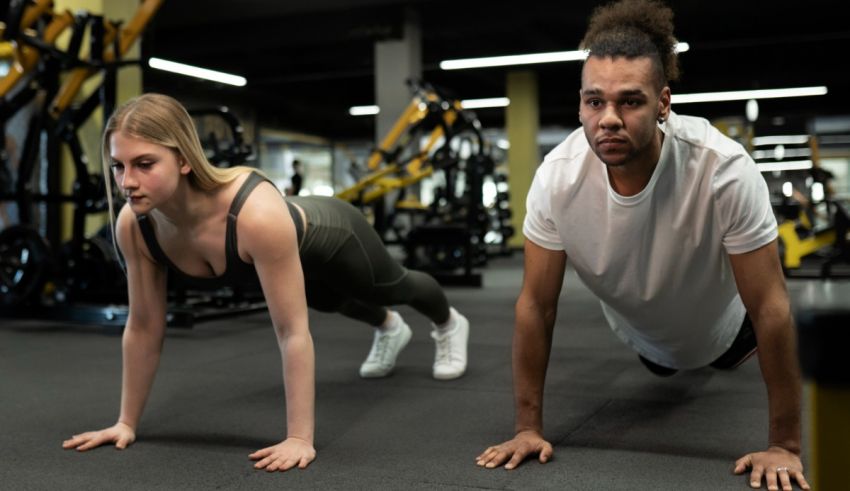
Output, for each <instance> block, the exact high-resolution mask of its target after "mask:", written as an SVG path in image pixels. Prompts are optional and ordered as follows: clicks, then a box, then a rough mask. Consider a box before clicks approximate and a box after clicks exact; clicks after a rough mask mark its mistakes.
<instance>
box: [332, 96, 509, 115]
mask: <svg viewBox="0 0 850 491" xmlns="http://www.w3.org/2000/svg"><path fill="white" fill-rule="evenodd" d="M510 103H511V100H510V99H508V98H507V97H489V98H486V99H467V100H465V101H460V105H461V107H462V108H463V109H481V108H484V107H506V106H508V105H509V104H510ZM419 109H420V110H422V111H424V110H425V109H427V106H426V105H425V104H424V103H423V104H421V105H420V107H419ZM379 112H381V108H379V107H378V106H375V105H372V106H351V107H350V108H348V114H350V115H352V116H374V115H375V114H378V113H379Z"/></svg>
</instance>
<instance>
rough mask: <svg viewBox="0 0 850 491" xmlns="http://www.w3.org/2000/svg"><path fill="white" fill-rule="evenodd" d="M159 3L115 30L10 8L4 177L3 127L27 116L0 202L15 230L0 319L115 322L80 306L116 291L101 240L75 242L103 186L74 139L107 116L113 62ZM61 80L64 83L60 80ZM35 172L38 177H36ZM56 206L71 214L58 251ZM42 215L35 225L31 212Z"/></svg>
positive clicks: (4, 268) (106, 243)
mask: <svg viewBox="0 0 850 491" xmlns="http://www.w3.org/2000/svg"><path fill="white" fill-rule="evenodd" d="M161 2H162V0H145V1H144V2H142V3H141V4H140V6H139V8H138V10H137V12H136V14H135V16H134V17H133V18H132V19H131V20H130V22H128V23H127V24H126V25H125V26H122V25H121V24H120V23H117V22H112V21H108V20H106V19H104V18H103V17H102V16H99V15H93V14H91V13H88V12H81V13H78V14H76V15H72V14H71V13H70V12H68V11H65V12H61V13H57V12H54V11H53V10H52V2H50V1H44V0H36V1H22V0H21V1H18V0H15V1H13V2H11V3H10V5H9V10H8V12H7V19H6V22H5V28H4V29H3V33H2V35H3V39H4V40H5V41H8V42H10V43H11V45H12V46H13V48H14V49H13V56H14V61H15V63H13V65H12V69H11V70H10V71H9V72H8V73H7V74H6V76H5V77H3V78H2V80H0V138H2V141H3V142H4V151H3V153H2V161H0V164H2V167H3V168H9V167H10V166H9V164H10V162H9V160H10V157H11V155H10V154H9V152H7V151H6V149H5V146H6V145H5V142H6V134H5V131H6V124H7V122H8V121H9V120H10V119H11V118H12V117H13V116H15V114H16V113H18V111H22V110H28V111H31V112H32V115H31V117H30V118H29V121H28V124H27V133H26V137H25V138H24V141H23V145H22V149H21V154H20V158H19V159H18V171H17V177H16V180H15V185H14V189H12V190H3V192H2V194H0V200H2V201H4V202H14V203H15V204H16V205H17V209H18V214H19V220H18V221H19V223H18V224H17V225H12V226H7V227H6V228H5V229H4V230H3V231H2V232H0V261H1V262H0V315H2V316H16V317H38V318H56V319H69V320H76V321H85V320H86V319H89V318H92V319H97V318H100V317H102V318H103V320H104V321H110V320H112V319H114V318H116V317H119V316H118V315H116V314H115V313H114V312H113V311H112V309H107V310H108V312H104V311H103V309H102V308H101V307H99V306H98V307H92V306H89V305H88V304H86V303H85V302H113V301H121V300H122V298H123V297H122V296H123V295H124V291H125V290H126V288H124V287H123V285H122V281H123V279H124V275H123V272H122V271H121V266H120V263H119V260H118V257H117V252H116V250H115V247H114V245H113V244H112V240H111V234H109V233H108V231H102V232H103V233H99V234H96V235H94V236H92V237H86V236H85V222H86V218H87V216H88V215H90V214H93V213H102V212H104V211H106V210H107V209H108V207H107V204H106V199H105V186H104V182H103V177H102V176H101V175H100V174H99V173H90V172H89V164H88V159H87V157H86V155H85V152H84V151H83V147H82V144H81V142H80V139H79V137H78V134H77V132H78V129H79V128H80V126H81V125H83V124H84V123H85V122H86V121H87V120H88V119H89V117H90V116H91V115H92V113H93V112H94V111H95V110H96V109H97V108H98V107H102V108H103V110H104V113H105V114H107V115H108V114H110V113H111V111H112V109H113V107H114V104H115V84H116V81H115V79H116V71H117V69H118V68H119V67H120V66H123V65H125V64H128V63H135V62H133V61H130V62H127V61H123V60H121V57H122V55H123V54H124V53H125V52H126V51H127V50H128V49H129V48H130V46H131V45H132V43H133V42H134V41H135V40H136V38H137V37H138V35H139V34H140V33H141V31H142V30H143V29H144V27H145V25H146V24H147V23H148V22H149V20H150V19H151V17H152V16H153V15H154V13H155V12H156V11H157V9H158V8H159V6H160V4H161ZM69 29H70V38H69V41H68V46H67V48H66V49H65V50H64V51H63V50H60V49H58V48H57V47H56V46H55V41H56V39H57V37H58V36H59V35H60V34H61V33H62V32H64V31H66V30H69ZM85 35H88V36H89V40H90V56H89V57H88V59H83V58H82V57H80V50H81V48H82V44H83V39H84V36H85ZM63 74H67V76H66V77H64V78H60V76H61V75H63ZM95 74H102V75H103V78H102V81H101V83H100V84H99V86H98V88H97V89H96V90H94V91H93V92H92V93H91V94H89V95H88V96H87V97H86V98H85V99H84V100H83V102H82V103H80V104H78V105H72V101H73V100H74V98H75V97H76V96H77V94H78V93H79V92H80V90H81V89H82V86H83V83H84V82H85V81H86V80H88V79H89V78H91V77H92V76H93V75H95ZM63 146H64V147H66V148H67V149H68V151H69V153H70V155H71V158H72V163H73V170H74V173H75V174H74V176H75V179H74V184H73V191H72V192H71V193H70V194H63V193H62V192H60V191H59V182H60V174H59V173H60V170H61V168H62V156H61V148H62V147H63ZM40 164H41V165H42V166H43V167H44V170H43V171H41V172H40V171H39V169H38V167H39V165H40ZM39 174H41V175H39ZM43 190H44V191H43ZM62 203H71V204H73V205H74V211H73V225H72V234H71V240H70V241H69V242H67V243H65V244H61V238H60V227H59V207H60V204H62ZM41 204H43V206H41ZM42 208H43V209H45V210H46V213H44V214H43V215H44V217H42V216H41V215H42V214H41V213H40V211H39V210H40V209H42ZM45 217H46V218H45ZM39 229H41V230H43V231H44V233H43V234H42V233H40V232H39ZM110 318H112V319H110Z"/></svg>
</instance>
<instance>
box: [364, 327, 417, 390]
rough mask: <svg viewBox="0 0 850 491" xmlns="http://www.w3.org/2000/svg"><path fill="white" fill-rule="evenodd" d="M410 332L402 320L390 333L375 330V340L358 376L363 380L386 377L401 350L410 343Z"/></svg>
mask: <svg viewBox="0 0 850 491" xmlns="http://www.w3.org/2000/svg"><path fill="white" fill-rule="evenodd" d="M411 334H412V332H411V330H410V326H408V325H407V323H405V322H404V321H403V320H402V321H401V325H400V326H399V327H398V328H396V329H395V330H394V331H393V332H392V333H386V332H383V331H381V330H379V329H375V339H374V340H373V341H372V349H371V350H370V351H369V356H368V357H367V358H366V361H364V362H363V364H362V365H360V376H361V377H363V378H380V377H386V376H387V375H389V374H390V372H392V371H393V368H394V367H395V359H396V357H398V354H399V353H401V350H403V349H404V347H405V346H407V343H408V342H410V336H411Z"/></svg>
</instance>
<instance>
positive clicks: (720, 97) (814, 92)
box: [672, 85, 827, 104]
mask: <svg viewBox="0 0 850 491" xmlns="http://www.w3.org/2000/svg"><path fill="white" fill-rule="evenodd" d="M826 93H827V88H826V87H825V86H823V85H820V86H816V87H792V88H787V89H763V90H733V91H727V92H701V93H695V94H673V99H672V102H673V104H689V103H692V102H720V101H743V100H748V99H776V98H780V97H809V96H818V95H826Z"/></svg>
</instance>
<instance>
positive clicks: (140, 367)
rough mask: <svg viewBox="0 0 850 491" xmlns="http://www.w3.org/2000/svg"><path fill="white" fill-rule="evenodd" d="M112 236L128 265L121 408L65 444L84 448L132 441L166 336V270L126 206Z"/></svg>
mask: <svg viewBox="0 0 850 491" xmlns="http://www.w3.org/2000/svg"><path fill="white" fill-rule="evenodd" d="M116 235H117V237H118V246H119V247H120V248H121V253H122V255H123V256H124V259H125V262H126V265H127V285H128V286H127V287H128V293H129V301H130V311H129V316H128V318H127V324H126V326H125V327H124V336H123V339H122V350H123V375H122V383H121V413H120V415H119V417H118V422H117V423H116V424H115V425H114V426H111V427H109V428H106V429H103V430H99V431H91V432H86V433H82V434H79V435H74V437H73V438H71V439H69V440H66V441H65V442H64V443H63V445H62V446H63V447H64V448H75V449H77V450H81V451H84V450H89V449H91V448H95V447H97V446H100V445H102V444H104V443H115V446H116V447H118V448H125V447H126V446H127V445H129V444H131V443H133V441H135V438H136V428H137V427H138V425H139V419H140V418H141V415H142V410H143V409H144V406H145V401H146V400H147V397H148V394H149V393H150V389H151V385H152V384H153V379H154V375H155V374H156V369H157V366H158V365H159V356H160V353H161V351H162V341H163V338H164V336H165V313H166V272H165V269H164V268H162V267H160V266H158V265H157V264H156V263H154V261H153V260H152V259H151V258H150V256H149V255H148V253H147V250H146V249H144V248H143V240H142V237H141V233H140V231H139V227H138V225H137V224H136V218H135V216H134V215H133V213H132V212H131V211H130V209H129V208H128V207H126V206H125V207H124V208H123V209H122V210H121V213H120V214H119V216H118V221H117V225H116Z"/></svg>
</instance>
